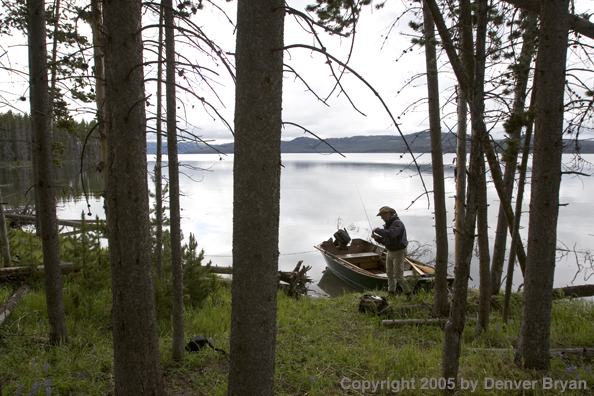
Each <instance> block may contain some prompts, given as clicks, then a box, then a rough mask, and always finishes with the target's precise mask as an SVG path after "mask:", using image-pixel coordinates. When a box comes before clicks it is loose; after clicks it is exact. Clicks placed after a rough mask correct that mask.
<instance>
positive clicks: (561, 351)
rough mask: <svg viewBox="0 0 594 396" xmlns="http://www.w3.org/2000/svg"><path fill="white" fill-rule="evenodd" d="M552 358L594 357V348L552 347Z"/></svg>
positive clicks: (511, 350)
mask: <svg viewBox="0 0 594 396" xmlns="http://www.w3.org/2000/svg"><path fill="white" fill-rule="evenodd" d="M469 350H470V351H472V352H488V353H506V352H513V351H514V350H513V349H512V348H487V349H481V348H471V349H469ZM549 355H551V358H557V359H563V358H565V357H568V356H572V357H578V358H580V359H594V348H585V347H584V348H551V349H549Z"/></svg>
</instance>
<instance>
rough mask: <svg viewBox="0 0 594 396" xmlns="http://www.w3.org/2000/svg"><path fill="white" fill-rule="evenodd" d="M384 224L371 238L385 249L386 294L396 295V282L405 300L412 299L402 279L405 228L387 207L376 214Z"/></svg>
mask: <svg viewBox="0 0 594 396" xmlns="http://www.w3.org/2000/svg"><path fill="white" fill-rule="evenodd" d="M377 215H378V216H380V217H381V218H382V220H383V221H384V222H385V224H384V228H383V229H382V228H379V227H378V228H376V229H375V230H373V233H372V235H371V236H372V237H373V239H375V240H376V241H378V242H379V243H381V244H382V245H384V246H385V247H386V250H387V251H388V256H387V257H386V272H387V273H388V293H389V294H390V295H394V294H396V282H398V283H399V284H400V287H401V288H402V291H404V294H406V297H407V299H409V300H410V299H411V297H412V289H411V287H410V286H409V285H408V283H407V282H406V280H405V279H404V270H403V266H404V258H405V257H406V247H407V246H408V240H407V239H406V228H405V227H404V223H402V221H401V220H400V218H399V217H398V215H397V214H396V211H395V210H394V209H392V208H390V207H389V206H382V207H381V208H380V210H379V213H378V214H377Z"/></svg>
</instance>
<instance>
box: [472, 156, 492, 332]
mask: <svg viewBox="0 0 594 396" xmlns="http://www.w3.org/2000/svg"><path fill="white" fill-rule="evenodd" d="M480 166H481V177H480V179H479V180H478V181H479V185H478V193H477V200H478V208H477V216H476V228H477V234H478V235H477V242H478V248H479V276H480V283H479V289H480V294H479V308H478V320H477V322H476V328H475V330H474V335H475V336H479V335H481V334H482V333H483V332H485V331H487V329H488V328H489V313H490V311H491V270H490V268H489V265H490V261H491V258H490V254H489V218H488V214H489V213H488V206H487V205H488V204H487V202H488V201H487V174H486V172H485V158H484V157H483V156H482V155H481V159H480Z"/></svg>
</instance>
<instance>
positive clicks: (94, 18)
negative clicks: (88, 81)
mask: <svg viewBox="0 0 594 396" xmlns="http://www.w3.org/2000/svg"><path fill="white" fill-rule="evenodd" d="M102 4H103V1H102V0H91V30H92V31H93V58H94V69H93V71H94V73H95V98H96V99H95V102H96V103H97V115H96V116H95V118H96V119H97V130H98V132H99V141H100V144H101V162H102V166H101V167H100V168H101V176H102V178H103V188H104V189H105V188H107V170H106V169H105V167H106V166H107V135H106V125H105V120H106V118H107V116H106V114H105V111H106V109H105V64H104V62H105V59H104V56H103V45H104V40H105V37H104V34H103V7H102Z"/></svg>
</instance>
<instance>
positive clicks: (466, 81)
mask: <svg viewBox="0 0 594 396" xmlns="http://www.w3.org/2000/svg"><path fill="white" fill-rule="evenodd" d="M427 1H428V4H429V8H430V9H431V15H433V18H434V20H435V23H436V26H437V28H438V31H439V35H440V37H441V39H442V41H443V46H444V49H445V50H446V53H447V55H448V59H449V60H450V64H451V66H452V68H453V69H454V73H455V74H456V79H457V80H458V83H459V85H460V87H461V88H462V91H464V95H465V96H466V98H467V100H468V101H470V100H472V98H473V97H474V95H475V93H474V92H473V87H472V84H471V83H470V81H472V78H471V77H472V76H471V75H470V74H469V73H468V72H466V70H465V69H468V70H470V69H469V68H467V67H466V66H464V64H463V63H464V62H461V60H460V58H462V57H463V56H464V55H465V54H469V53H472V52H471V51H470V49H465V50H463V51H462V54H461V56H460V57H458V55H457V54H456V50H455V46H454V44H453V42H452V39H451V37H450V34H449V31H448V29H447V27H446V25H445V22H444V19H443V16H442V15H441V13H440V10H439V6H438V5H437V2H436V1H435V0H427ZM461 4H463V2H461ZM460 8H461V9H464V8H465V7H462V6H461V7H460ZM465 19H467V18H463V15H461V19H460V23H461V25H462V27H463V28H465V27H466V26H470V28H472V22H469V21H467V20H465ZM470 21H472V18H471V19H470ZM462 47H463V48H466V47H465V46H464V44H462ZM469 51H470V52H469ZM470 104H471V105H472V103H470ZM478 122H480V123H483V124H484V120H482V119H481V120H478ZM481 129H484V130H486V126H485V125H482V126H481ZM483 147H484V151H485V155H486V157H487V161H488V163H489V169H490V171H491V177H492V179H493V183H494V184H495V188H496V189H497V195H498V196H499V199H500V200H501V204H502V205H503V207H504V209H505V217H506V219H507V224H508V229H509V231H510V233H511V227H512V224H513V222H514V213H513V210H512V208H511V202H510V200H509V199H507V197H506V195H505V193H504V190H505V189H504V187H503V178H502V176H501V169H500V168H499V162H498V160H497V155H496V153H495V149H494V148H493V145H492V143H491V140H490V139H489V134H484V136H483ZM517 256H518V261H519V262H520V268H521V269H522V273H524V267H525V263H526V252H525V251H524V245H523V244H522V241H521V240H519V241H518V249H517Z"/></svg>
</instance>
